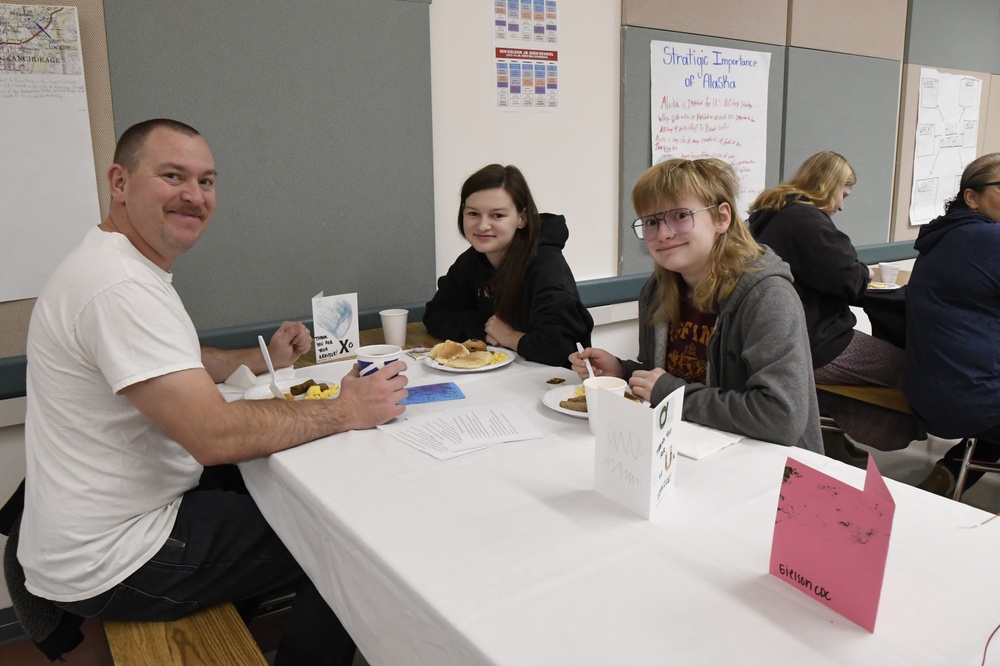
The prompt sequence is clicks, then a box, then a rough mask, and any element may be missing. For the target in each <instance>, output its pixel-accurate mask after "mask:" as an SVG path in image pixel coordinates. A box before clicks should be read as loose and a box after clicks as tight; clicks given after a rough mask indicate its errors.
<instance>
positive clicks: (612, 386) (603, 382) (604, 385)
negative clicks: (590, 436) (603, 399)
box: [583, 377, 628, 435]
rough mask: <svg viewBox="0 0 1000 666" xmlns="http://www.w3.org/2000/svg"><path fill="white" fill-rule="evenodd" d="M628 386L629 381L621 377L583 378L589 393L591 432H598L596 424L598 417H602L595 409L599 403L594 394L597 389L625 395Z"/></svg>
mask: <svg viewBox="0 0 1000 666" xmlns="http://www.w3.org/2000/svg"><path fill="white" fill-rule="evenodd" d="M627 388H628V382H627V381H625V380H624V379H622V378H621V377H588V378H587V379H584V380H583V390H584V391H585V392H586V394H587V418H588V420H589V421H590V432H592V433H594V434H595V435H596V434H597V430H596V429H595V426H594V424H595V422H596V421H597V419H599V418H601V415H600V414H599V413H597V412H596V410H595V409H594V407H595V406H596V404H597V400H596V399H594V394H595V393H596V392H597V391H611V392H612V393H617V394H618V395H625V389H627Z"/></svg>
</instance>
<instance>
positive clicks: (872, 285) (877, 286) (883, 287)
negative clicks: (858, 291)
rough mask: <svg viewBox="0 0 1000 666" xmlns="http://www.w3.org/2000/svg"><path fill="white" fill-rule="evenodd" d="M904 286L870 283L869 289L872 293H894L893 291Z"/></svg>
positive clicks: (888, 283)
mask: <svg viewBox="0 0 1000 666" xmlns="http://www.w3.org/2000/svg"><path fill="white" fill-rule="evenodd" d="M901 286H902V285H899V284H893V283H891V282H869V283H868V288H869V289H871V290H872V291H892V290H893V289H899V288H900V287H901Z"/></svg>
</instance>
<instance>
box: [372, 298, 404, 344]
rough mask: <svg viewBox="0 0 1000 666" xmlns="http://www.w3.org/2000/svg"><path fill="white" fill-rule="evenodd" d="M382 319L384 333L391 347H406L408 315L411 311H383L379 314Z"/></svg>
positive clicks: (397, 309) (399, 309)
mask: <svg viewBox="0 0 1000 666" xmlns="http://www.w3.org/2000/svg"><path fill="white" fill-rule="evenodd" d="M378 314H379V316H380V317H382V333H383V334H384V335H385V342H386V344H389V345H396V346H397V347H399V348H403V347H405V346H406V315H408V314H410V311H409V310H403V309H402V308H396V309H392V310H382V311H381V312H379V313H378Z"/></svg>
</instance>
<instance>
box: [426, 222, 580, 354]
mask: <svg viewBox="0 0 1000 666" xmlns="http://www.w3.org/2000/svg"><path fill="white" fill-rule="evenodd" d="M541 217H542V228H541V234H540V238H539V242H538V254H537V256H536V257H535V260H534V261H533V262H531V265H530V266H526V267H525V278H524V294H523V296H522V297H521V322H522V324H521V326H522V332H523V333H524V334H525V335H524V337H522V338H521V341H520V342H519V343H518V345H517V349H516V350H515V351H516V352H517V353H518V354H519V355H521V356H523V357H524V358H526V359H527V360H529V361H535V362H537V363H544V364H546V365H555V366H563V367H569V360H568V359H569V355H570V354H572V353H573V352H574V351H576V343H577V342H580V343H582V344H583V345H584V346H585V347H587V346H590V333H591V331H592V330H593V329H594V320H593V318H592V317H591V316H590V313H589V312H587V308H585V307H584V306H583V303H581V302H580V293H579V292H578V291H577V288H576V280H575V279H574V277H573V271H571V270H570V268H569V264H567V263H566V259H565V258H564V257H563V255H562V249H563V247H565V246H566V240H567V239H568V238H569V229H568V228H567V227H566V218H565V217H563V216H562V215H552V214H550V213H542V215H541ZM495 273H496V269H494V268H493V265H492V264H490V262H489V260H488V259H487V258H486V255H484V254H482V253H480V252H477V251H476V250H475V249H474V248H471V247H470V248H469V249H468V250H466V251H465V252H463V253H462V254H460V255H459V257H458V259H456V260H455V263H454V264H452V266H451V268H449V269H448V273H447V274H446V275H444V276H442V277H441V278H440V279H439V280H438V290H437V293H436V294H434V298H432V299H431V300H430V302H429V303H427V308H426V310H425V311H424V326H426V327H427V332H428V333H430V334H431V335H433V336H434V337H436V338H441V339H442V340H444V339H447V340H455V341H456V342H464V341H465V340H467V339H469V338H479V339H485V337H486V320H487V319H489V318H490V317H492V316H493V291H492V285H491V284H490V281H491V280H492V279H493V276H494V274H495Z"/></svg>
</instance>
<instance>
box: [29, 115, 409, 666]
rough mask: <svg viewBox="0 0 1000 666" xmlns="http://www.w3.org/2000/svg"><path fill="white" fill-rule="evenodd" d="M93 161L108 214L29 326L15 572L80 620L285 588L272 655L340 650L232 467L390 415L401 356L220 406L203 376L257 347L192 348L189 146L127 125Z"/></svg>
mask: <svg viewBox="0 0 1000 666" xmlns="http://www.w3.org/2000/svg"><path fill="white" fill-rule="evenodd" d="M107 177H108V185H109V187H110V191H111V206H110V213H109V215H108V216H107V218H106V219H105V220H104V221H102V222H101V223H100V224H98V225H95V226H93V227H91V228H90V230H89V231H88V232H87V233H86V235H85V236H84V238H83V240H82V242H81V244H80V245H79V246H78V247H77V248H76V249H74V250H73V251H72V252H71V253H70V254H69V255H68V256H67V257H66V258H65V260H63V262H62V263H61V264H60V265H59V267H58V268H57V269H56V270H55V272H54V274H53V275H52V276H51V278H50V280H49V282H48V284H47V285H46V286H45V288H44V289H43V291H42V293H41V295H40V296H39V297H38V300H37V302H36V303H35V307H34V310H33V311H32V313H31V321H30V323H29V327H28V345H27V352H28V353H27V356H28V374H27V393H28V401H27V404H28V408H27V416H26V419H25V451H26V458H27V461H26V462H27V464H26V468H27V474H26V481H25V497H24V514H23V518H22V521H21V524H20V533H19V536H20V541H19V543H18V550H17V560H18V562H19V563H20V565H21V566H22V567H23V571H24V576H25V588H26V589H27V591H28V592H30V593H31V594H33V595H34V596H35V597H38V598H41V599H43V600H48V601H50V602H52V603H53V604H54V605H55V606H58V607H59V608H60V609H62V610H63V611H65V612H68V613H72V614H74V615H77V616H80V617H96V618H101V619H111V620H138V621H170V620H175V619H177V618H179V617H182V616H185V615H188V614H190V613H193V612H195V611H197V610H198V609H200V608H203V607H205V606H209V605H213V604H217V603H221V602H226V601H229V602H234V603H235V604H236V605H237V606H238V607H239V606H243V605H252V602H253V601H254V600H255V599H259V598H260V597H261V596H265V595H271V594H277V593H280V592H288V591H293V590H294V591H296V598H295V602H294V604H293V606H292V613H291V617H290V618H289V621H288V624H287V629H286V631H285V634H284V636H283V639H282V642H281V645H280V647H279V649H278V654H277V657H276V661H275V663H283V664H329V665H331V666H334V665H336V666H345V665H349V664H351V663H352V661H353V658H354V654H355V646H354V642H353V640H352V639H351V637H350V635H349V634H348V632H347V631H346V630H345V628H344V627H343V626H342V625H341V623H340V621H339V620H338V618H337V616H336V615H335V614H334V613H333V611H332V610H331V609H330V607H329V606H328V605H327V603H326V601H325V600H324V599H323V598H322V597H321V596H320V595H319V592H318V591H317V590H316V588H315V587H314V586H313V585H312V583H311V582H310V581H309V579H308V577H307V576H306V575H305V573H304V572H303V571H302V569H301V568H300V567H299V565H298V564H297V563H296V562H295V560H294V558H293V557H292V555H291V553H290V552H289V551H288V549H287V548H286V547H285V546H284V544H283V543H282V542H281V540H280V539H279V538H278V536H277V535H276V534H275V533H274V531H273V530H272V529H271V527H270V526H269V525H268V524H267V521H266V520H265V519H264V516H263V515H262V514H261V512H260V510H259V509H258V507H257V505H256V504H255V502H254V500H253V498H252V497H251V496H250V495H249V494H248V493H247V492H246V490H245V487H241V486H242V479H241V477H240V476H239V473H238V470H236V468H234V467H232V466H231V464H232V463H236V462H240V461H243V460H250V459H252V458H258V457H261V456H266V455H269V454H271V453H274V452H276V451H280V450H282V449H287V448H291V447H293V446H297V445H299V444H302V443H304V442H307V441H310V440H314V439H318V438H320V437H325V436H327V435H331V434H333V433H337V432H343V431H346V430H351V429H356V428H372V427H375V426H376V425H379V424H382V423H385V422H386V421H389V420H390V419H392V418H394V417H396V416H399V415H400V414H402V413H403V411H404V409H405V408H404V407H403V406H401V405H399V404H398V403H399V402H400V401H401V400H404V399H405V398H406V396H407V391H406V389H405V385H406V377H405V376H404V375H401V374H400V372H402V371H403V370H405V369H406V365H405V364H404V363H402V362H396V363H393V364H390V365H388V366H386V367H385V368H383V369H382V370H380V371H378V372H375V373H372V374H370V375H368V376H367V377H360V376H358V372H357V368H355V369H354V370H353V372H352V373H350V374H349V375H348V376H346V377H344V379H343V381H342V383H341V394H340V397H339V398H338V399H337V400H329V401H320V400H317V401H309V402H308V403H307V402H304V401H303V402H299V401H285V400H250V401H238V402H231V403H230V402H226V400H225V399H224V398H223V397H222V395H221V393H220V392H219V390H218V389H217V388H216V386H215V385H216V383H217V382H222V381H224V380H225V379H226V378H227V377H229V376H230V375H231V374H232V373H233V372H234V371H235V370H237V368H239V367H240V366H241V365H245V366H247V367H248V368H249V369H250V370H251V371H253V372H255V373H262V372H264V371H265V368H266V366H265V362H264V357H263V354H262V352H261V350H260V348H258V347H255V348H253V349H227V350H223V349H214V348H208V347H202V346H200V344H199V341H198V334H197V331H196V330H195V327H194V324H193V322H192V321H191V318H190V316H189V315H188V313H187V311H186V310H185V309H184V305H183V303H182V302H181V299H180V297H179V296H178V294H177V292H176V291H175V290H174V287H173V284H172V279H173V274H172V273H171V272H170V269H171V267H172V266H173V264H174V261H175V260H176V259H177V258H178V257H179V256H180V255H181V254H183V253H184V252H186V251H187V250H189V249H191V248H192V247H193V246H194V245H195V243H196V242H197V241H198V239H199V238H200V237H201V235H202V233H203V232H204V231H205V229H206V228H207V227H208V224H209V222H210V221H211V219H212V215H213V213H214V211H215V203H216V191H215V183H216V169H215V161H214V158H213V157H212V152H211V150H210V149H209V147H208V143H207V142H206V141H205V139H204V138H202V136H201V135H200V134H199V133H198V132H197V131H196V130H194V129H193V128H191V127H190V126H188V125H186V124H184V123H180V122H177V121H175V120H167V119H156V120H149V121H145V122H142V123H139V124H138V125H134V126H132V127H130V128H129V129H127V130H126V131H125V132H124V133H123V134H122V137H121V139H120V140H119V141H118V146H117V148H116V150H115V156H114V164H112V165H111V167H110V168H109V169H108V174H107ZM311 343H312V338H311V336H310V334H309V331H308V329H306V327H305V326H304V325H302V324H301V323H299V322H286V323H284V324H282V325H281V326H280V328H279V329H278V331H277V332H276V333H275V334H274V335H273V336H272V337H271V342H270V344H269V345H268V350H269V354H270V356H271V358H272V359H273V360H274V364H275V365H276V366H279V367H285V366H289V365H291V364H292V363H293V362H294V361H295V360H296V359H298V357H299V355H300V354H302V353H303V352H305V351H306V350H308V349H309V348H310V346H311ZM227 465H230V466H228V467H227ZM220 466H221V467H220ZM206 467H208V468H209V469H210V470H211V471H208V470H206ZM222 470H225V471H228V472H230V473H232V472H235V475H234V476H233V477H232V478H231V481H232V483H230V482H229V481H227V482H225V483H224V484H220V475H219V474H218V472H219V471H222ZM209 476H212V477H214V479H213V481H212V483H205V482H207V481H208V478H207V477H209ZM233 491H235V492H233Z"/></svg>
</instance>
